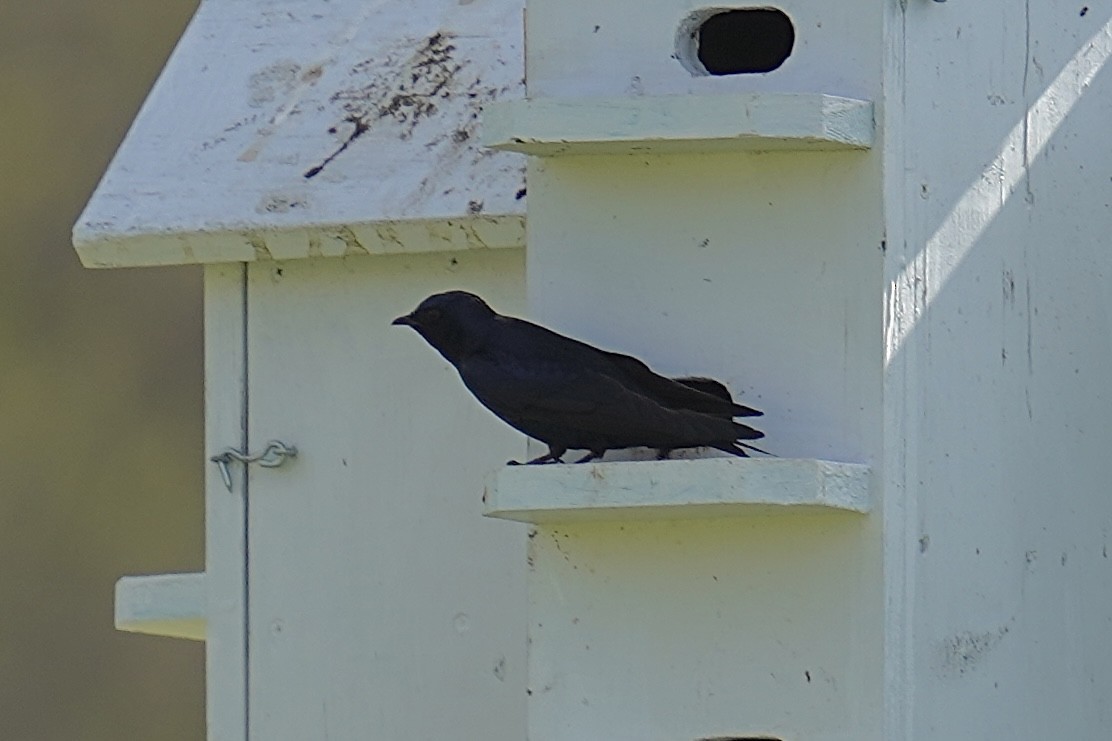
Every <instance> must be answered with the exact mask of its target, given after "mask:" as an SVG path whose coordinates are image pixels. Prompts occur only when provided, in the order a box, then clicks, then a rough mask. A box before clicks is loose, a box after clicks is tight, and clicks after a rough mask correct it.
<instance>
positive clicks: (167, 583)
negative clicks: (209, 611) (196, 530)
mask: <svg viewBox="0 0 1112 741" xmlns="http://www.w3.org/2000/svg"><path fill="white" fill-rule="evenodd" d="M116 630H123V631H127V632H129V633H146V634H148V635H156V636H169V637H171V638H187V639H189V640H193V641H203V640H205V575H204V573H199V574H152V575H149V576H124V577H121V578H120V579H119V581H117V582H116Z"/></svg>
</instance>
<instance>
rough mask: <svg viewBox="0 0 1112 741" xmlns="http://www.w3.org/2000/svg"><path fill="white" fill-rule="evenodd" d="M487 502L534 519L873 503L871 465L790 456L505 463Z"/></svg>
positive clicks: (848, 507)
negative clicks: (532, 463) (579, 463)
mask: <svg viewBox="0 0 1112 741" xmlns="http://www.w3.org/2000/svg"><path fill="white" fill-rule="evenodd" d="M484 501H485V503H486V513H485V514H486V515H487V516H488V517H498V518H501V519H504V520H517V521H520V522H532V523H546V522H569V521H583V520H649V519H655V520H664V519H687V518H698V517H730V516H746V515H765V514H773V513H814V512H824V511H825V512H854V513H867V512H868V511H869V510H870V509H871V507H872V500H871V496H870V493H869V467H868V466H865V465H861V464H855V463H835V462H831V461H822V460H814V459H786V458H774V459H773V458H764V459H738V458H705V459H700V460H674V461H628V462H615V463H591V464H582V465H547V466H507V467H505V468H502V469H499V470H498V471H497V472H496V473H495V474H494V475H493V476H492V477H491V478H490V479H489V481H488V483H487V487H486V492H485V493H484Z"/></svg>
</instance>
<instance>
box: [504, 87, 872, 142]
mask: <svg viewBox="0 0 1112 741" xmlns="http://www.w3.org/2000/svg"><path fill="white" fill-rule="evenodd" d="M872 142H873V106H872V103H871V102H869V101H865V100H854V99H850V98H840V97H837V96H834V95H822V94H819V93H816V94H812V95H804V94H801V93H795V94H784V93H749V94H732V95H722V94H704V95H668V96H656V97H649V96H640V97H633V98H631V97H624V98H604V99H599V98H586V99H581V100H550V99H527V100H508V101H502V102H498V103H493V104H491V105H490V106H489V107H488V108H487V109H486V110H485V111H484V112H483V143H484V144H486V145H487V146H488V147H491V148H493V149H499V150H504V151H512V152H523V153H525V154H531V155H542V156H556V155H570V154H635V153H651V154H676V153H697V152H716V151H736V150H752V151H768V150H781V149H868V148H869V147H870V146H872Z"/></svg>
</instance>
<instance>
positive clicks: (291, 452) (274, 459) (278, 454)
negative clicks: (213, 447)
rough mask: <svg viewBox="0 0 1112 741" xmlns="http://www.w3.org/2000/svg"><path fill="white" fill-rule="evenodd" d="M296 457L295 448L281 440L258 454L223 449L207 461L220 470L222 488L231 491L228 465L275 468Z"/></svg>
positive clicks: (272, 441)
mask: <svg viewBox="0 0 1112 741" xmlns="http://www.w3.org/2000/svg"><path fill="white" fill-rule="evenodd" d="M296 457H297V448H296V447H295V446H293V445H286V444H285V443H284V442H282V441H281V440H270V441H268V442H267V444H266V447H264V448H263V449H262V451H261V452H258V453H242V452H240V451H239V450H237V449H235V448H224V449H223V450H222V451H220V452H219V453H217V454H216V455H214V456H212V457H211V458H209V460H210V461H212V462H213V463H215V464H216V465H217V466H218V467H219V468H220V478H221V479H223V480H224V486H225V487H227V489H228V491H231V490H232V472H231V471H230V470H229V469H228V465H229V464H230V463H231V462H232V461H239V462H240V463H242V464H244V465H247V464H249V463H258V464H259V465H260V466H262V467H263V468H277V467H278V466H280V465H282V464H283V463H285V462H286V460H287V459H289V458H296Z"/></svg>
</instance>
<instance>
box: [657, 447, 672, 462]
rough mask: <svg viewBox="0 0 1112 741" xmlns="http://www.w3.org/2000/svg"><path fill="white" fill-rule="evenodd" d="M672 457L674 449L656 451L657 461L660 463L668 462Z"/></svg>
mask: <svg viewBox="0 0 1112 741" xmlns="http://www.w3.org/2000/svg"><path fill="white" fill-rule="evenodd" d="M671 457H672V449H671V448H660V449H659V450H657V451H656V459H657V460H658V461H666V460H668V459H669V458H671Z"/></svg>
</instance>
